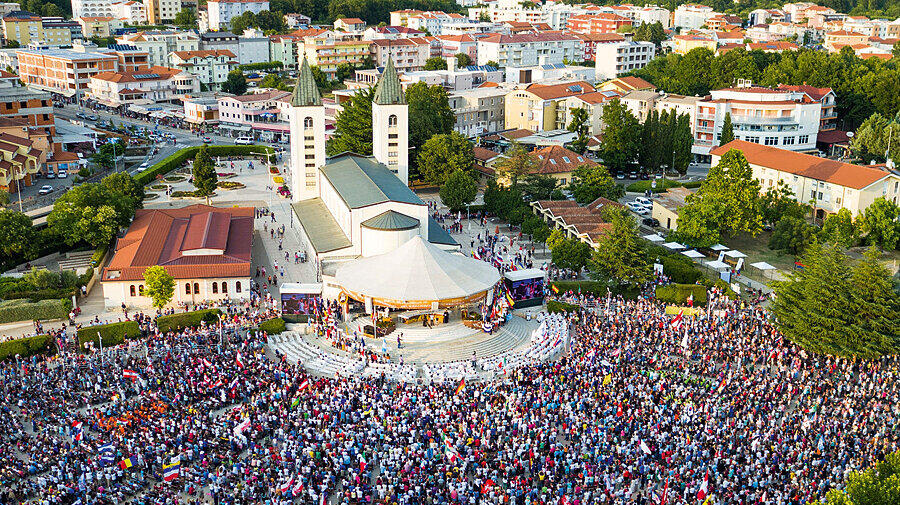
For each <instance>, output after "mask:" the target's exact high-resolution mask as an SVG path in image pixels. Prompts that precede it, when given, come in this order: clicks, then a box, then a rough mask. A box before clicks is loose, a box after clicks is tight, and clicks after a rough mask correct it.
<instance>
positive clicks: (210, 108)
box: [182, 97, 219, 125]
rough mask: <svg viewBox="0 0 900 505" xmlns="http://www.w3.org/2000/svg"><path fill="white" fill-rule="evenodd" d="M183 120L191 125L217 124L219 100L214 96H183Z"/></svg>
mask: <svg viewBox="0 0 900 505" xmlns="http://www.w3.org/2000/svg"><path fill="white" fill-rule="evenodd" d="M182 103H184V120H185V121H187V122H188V123H191V124H192V125H217V124H219V100H218V99H216V98H209V97H201V98H185V99H184V100H182Z"/></svg>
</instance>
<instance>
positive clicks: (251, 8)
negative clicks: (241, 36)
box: [206, 0, 269, 31]
mask: <svg viewBox="0 0 900 505" xmlns="http://www.w3.org/2000/svg"><path fill="white" fill-rule="evenodd" d="M267 10H269V0H209V1H208V2H206V16H207V17H206V19H207V22H208V23H209V29H210V30H214V31H219V30H228V29H229V28H231V20H232V19H234V18H236V17H238V16H240V15H242V14H244V13H245V12H252V13H253V14H259V13H260V12H262V11H267Z"/></svg>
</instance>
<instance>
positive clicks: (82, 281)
mask: <svg viewBox="0 0 900 505" xmlns="http://www.w3.org/2000/svg"><path fill="white" fill-rule="evenodd" d="M93 276H94V267H88V268H87V270H85V271H84V273H83V274H81V275H79V276H78V287H79V288H80V287H81V286H87V283H88V282H90V281H91V277H93Z"/></svg>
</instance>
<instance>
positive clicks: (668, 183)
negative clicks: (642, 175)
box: [625, 179, 682, 193]
mask: <svg viewBox="0 0 900 505" xmlns="http://www.w3.org/2000/svg"><path fill="white" fill-rule="evenodd" d="M652 186H653V181H638V182H632V183H631V184H629V185H628V186H626V187H625V191H628V192H629V193H645V192H647V191H650V190H652V191H653V192H654V193H665V192H666V191H667V190H668V189H669V188H680V187H681V186H682V184H681V183H680V182H678V181H673V180H672V179H657V181H656V187H655V188H654V187H652Z"/></svg>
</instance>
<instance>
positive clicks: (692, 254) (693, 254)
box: [681, 249, 703, 258]
mask: <svg viewBox="0 0 900 505" xmlns="http://www.w3.org/2000/svg"><path fill="white" fill-rule="evenodd" d="M681 254H683V255H685V256H687V257H688V258H702V257H703V253H701V252H698V251H695V250H694V249H691V250H690V251H681Z"/></svg>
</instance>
